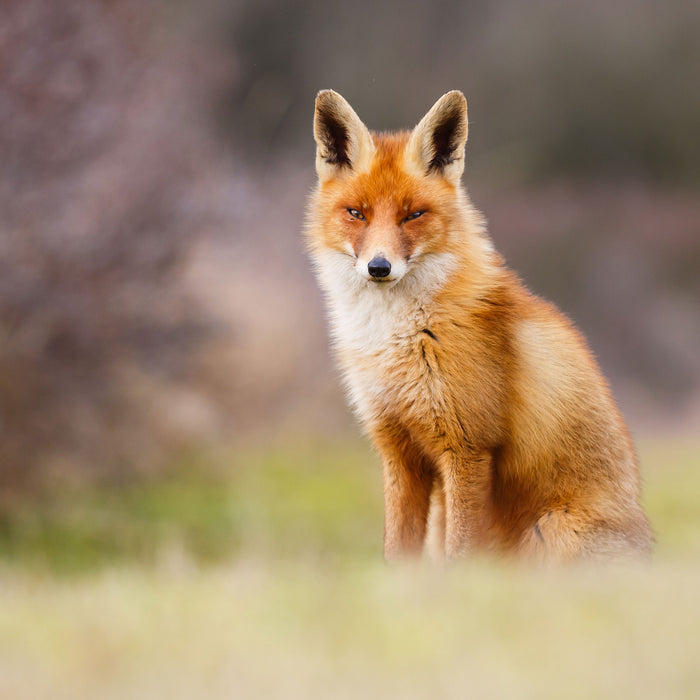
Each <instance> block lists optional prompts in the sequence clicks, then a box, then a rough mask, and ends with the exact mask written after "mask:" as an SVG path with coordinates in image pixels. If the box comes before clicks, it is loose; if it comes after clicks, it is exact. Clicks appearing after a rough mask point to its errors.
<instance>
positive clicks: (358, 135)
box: [314, 90, 374, 182]
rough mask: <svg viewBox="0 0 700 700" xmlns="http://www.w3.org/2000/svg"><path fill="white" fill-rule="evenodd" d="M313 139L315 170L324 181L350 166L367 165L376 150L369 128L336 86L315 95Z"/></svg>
mask: <svg viewBox="0 0 700 700" xmlns="http://www.w3.org/2000/svg"><path fill="white" fill-rule="evenodd" d="M314 139H316V145H317V148H316V172H317V173H318V177H319V179H320V180H321V181H322V182H324V181H326V180H330V179H332V178H334V177H338V176H339V175H341V174H342V173H343V172H345V171H347V170H363V169H365V167H366V166H367V165H369V161H370V160H371V158H372V153H373V152H374V143H373V141H372V136H371V135H370V133H369V130H368V129H367V127H366V126H365V125H364V124H363V123H362V121H361V120H360V118H359V117H358V116H357V114H355V111H354V110H353V108H352V107H351V106H350V105H349V104H348V102H347V101H346V100H345V99H344V98H343V97H341V96H340V95H339V94H338V93H337V92H333V90H321V92H319V93H318V95H317V96H316V112H315V114H314Z"/></svg>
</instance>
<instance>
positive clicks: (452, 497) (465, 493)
mask: <svg viewBox="0 0 700 700" xmlns="http://www.w3.org/2000/svg"><path fill="white" fill-rule="evenodd" d="M440 473H441V475H442V479H443V483H444V493H445V555H446V556H447V558H448V559H455V558H458V557H460V556H463V555H465V554H467V553H468V552H469V551H471V550H473V549H474V548H475V547H476V546H477V545H480V544H483V538H484V536H485V534H486V533H485V523H486V518H487V513H488V509H489V497H490V493H491V455H490V454H488V453H482V454H478V455H471V454H470V455H466V456H458V455H456V454H455V453H454V452H452V451H448V452H445V454H444V455H443V459H442V460H441V464H440Z"/></svg>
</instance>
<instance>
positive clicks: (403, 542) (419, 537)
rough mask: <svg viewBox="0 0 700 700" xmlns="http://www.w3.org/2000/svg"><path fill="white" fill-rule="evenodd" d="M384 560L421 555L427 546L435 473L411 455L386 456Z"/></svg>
mask: <svg viewBox="0 0 700 700" xmlns="http://www.w3.org/2000/svg"><path fill="white" fill-rule="evenodd" d="M383 476H384V557H385V559H387V560H391V559H400V558H406V557H416V556H420V555H421V553H422V551H423V546H424V543H425V535H426V529H427V523H428V509H429V506H430V494H431V491H432V487H433V476H434V475H433V473H432V472H431V471H430V470H429V469H427V468H426V466H425V465H424V464H423V462H422V461H421V460H420V459H416V458H412V457H411V456H410V455H405V454H404V455H402V456H401V457H397V456H396V455H392V456H390V457H387V456H385V457H384V460H383Z"/></svg>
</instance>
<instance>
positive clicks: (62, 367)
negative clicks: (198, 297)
mask: <svg viewBox="0 0 700 700" xmlns="http://www.w3.org/2000/svg"><path fill="white" fill-rule="evenodd" d="M158 8H159V5H158V4H157V3H139V2H129V1H128V0H127V1H126V2H119V3H113V2H109V1H107V0H103V1H100V2H94V1H91V0H65V1H64V2H60V3H56V2H53V1H52V0H24V1H23V2H10V3H5V4H4V6H3V13H2V14H3V17H2V27H1V28H0V56H1V57H2V60H0V86H1V87H0V123H2V130H0V153H2V157H1V158H0V183H1V184H0V207H1V212H2V214H1V217H0V337H1V341H0V486H2V487H5V489H6V487H7V486H8V485H9V484H13V485H15V486H17V485H21V484H23V483H27V482H28V481H31V480H32V479H33V478H34V477H35V476H36V474H35V470H36V469H37V468H38V465H40V464H41V465H43V466H44V467H47V465H49V464H52V463H53V464H54V468H55V469H57V470H58V471H62V470H65V468H66V465H67V464H69V465H71V466H70V468H71V469H73V467H74V466H75V465H80V466H82V468H85V467H89V468H90V469H92V470H95V471H98V470H103V471H107V470H109V469H112V470H114V474H118V473H119V468H124V467H125V465H126V462H127V461H130V462H133V461H134V458H135V455H137V454H138V455H140V461H141V463H142V464H144V463H147V462H148V461H149V460H152V458H153V457H154V456H156V455H157V454H158V453H159V450H160V449H162V447H163V444H164V441H165V440H166V438H167V439H173V437H174V436H173V435H172V433H173V431H172V430H170V429H169V428H168V427H167V415H166V414H167V411H166V410H165V406H166V405H167V402H164V401H162V397H163V395H166V396H167V392H163V390H164V388H167V387H168V386H169V385H170V384H171V383H172V382H173V381H176V380H177V379H178V378H180V377H182V376H183V374H184V372H185V371H186V365H187V361H188V357H189V355H190V354H191V352H192V349H193V347H194V346H195V345H196V343H197V342H199V340H201V338H202V337H203V336H204V335H206V333H207V332H208V330H209V329H208V323H207V317H206V315H205V314H204V313H203V311H202V309H201V308H199V307H197V305H196V304H195V303H194V300H193V298H192V296H191V295H189V294H188V291H187V289H186V287H185V286H184V285H183V284H182V280H181V274H180V272H181V269H182V265H183V262H184V261H185V260H186V259H187V256H188V252H189V251H190V249H191V247H192V245H193V244H194V243H195V242H196V241H197V240H198V237H199V236H200V234H201V233H202V231H203V229H204V227H205V225H206V222H207V219H206V216H205V215H204V213H203V209H202V207H201V203H199V202H198V201H197V200H196V199H195V197H194V195H193V192H195V191H196V190H195V188H194V186H193V185H192V180H193V179H194V177H195V176H196V175H197V170H198V168H199V167H201V165H200V161H201V160H202V153H203V151H204V150H205V149H204V146H203V145H202V144H201V143H200V142H201V140H202V137H201V135H200V134H199V133H198V131H197V129H196V128H195V127H194V123H195V116H194V115H193V113H192V108H193V106H194V105H196V104H197V103H198V101H199V100H200V98H201V95H200V93H199V91H200V85H201V83H200V82H199V78H200V77H202V74H203V73H204V72H203V71H202V70H201V68H202V66H201V61H200V62H199V64H198V62H197V61H196V60H195V59H194V58H193V57H192V56H191V55H188V53H187V51H186V47H183V46H181V45H178V44H177V43H175V42H173V41H169V40H168V38H167V37H164V36H162V34H159V33H158V32H159V31H161V30H162V23H163V17H162V14H161V13H159V9H158ZM204 75H205V77H206V73H204ZM154 389H155V390H154ZM158 397H160V398H158ZM136 461H139V460H136ZM5 493H7V490H5Z"/></svg>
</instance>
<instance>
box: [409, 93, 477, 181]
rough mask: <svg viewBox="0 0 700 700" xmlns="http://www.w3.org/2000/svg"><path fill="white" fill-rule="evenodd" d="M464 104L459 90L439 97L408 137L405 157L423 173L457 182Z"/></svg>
mask: <svg viewBox="0 0 700 700" xmlns="http://www.w3.org/2000/svg"><path fill="white" fill-rule="evenodd" d="M467 131H468V127H467V100H466V99H465V97H464V95H463V94H462V93H461V92H460V91H459V90H452V92H448V93H447V94H446V95H443V96H442V97H441V98H440V99H439V100H438V101H437V102H436V103H435V104H434V105H433V107H432V108H431V110H430V111H429V112H428V113H427V114H426V115H425V116H424V117H423V119H421V121H420V123H419V124H418V126H416V128H415V129H414V130H413V132H412V133H411V138H410V140H409V143H408V153H409V154H410V156H411V157H412V158H413V160H414V162H415V163H416V164H417V165H418V166H419V167H420V168H421V170H422V171H423V173H425V174H429V173H433V172H434V173H439V174H441V175H443V176H444V177H445V178H447V179H448V180H450V181H451V182H454V183H457V182H459V178H460V177H461V176H462V172H463V171H464V144H465V143H466V142H467Z"/></svg>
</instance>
